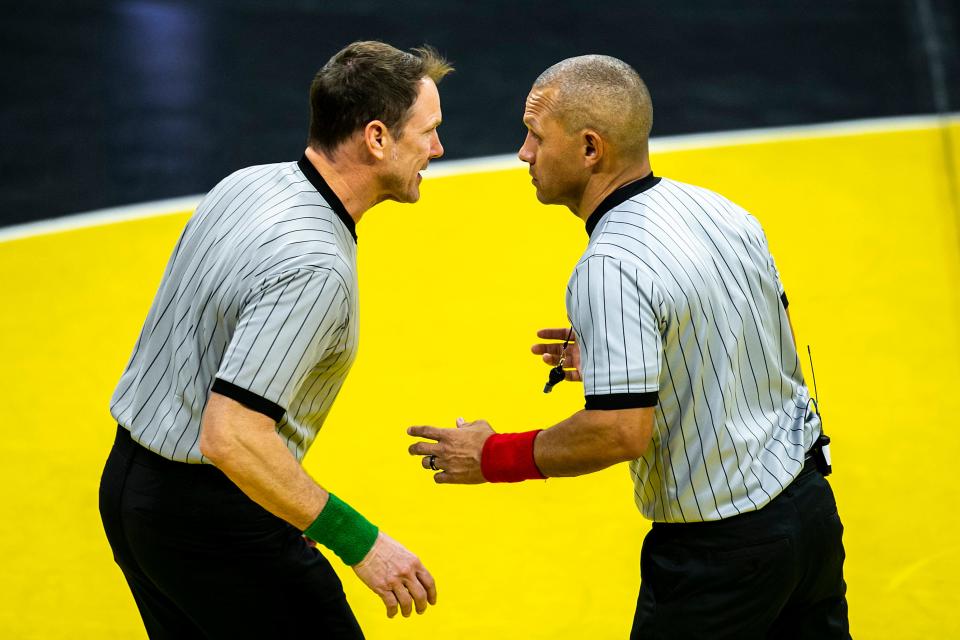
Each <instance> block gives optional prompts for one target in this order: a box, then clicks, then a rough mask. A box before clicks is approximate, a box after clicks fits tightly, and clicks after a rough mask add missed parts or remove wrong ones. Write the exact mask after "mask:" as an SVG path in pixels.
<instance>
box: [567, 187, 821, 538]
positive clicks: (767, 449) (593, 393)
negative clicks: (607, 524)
mask: <svg viewBox="0 0 960 640" xmlns="http://www.w3.org/2000/svg"><path fill="white" fill-rule="evenodd" d="M587 233H588V234H589V235H590V241H589V245H588V247H587V250H586V252H585V253H584V254H583V257H582V258H581V259H580V261H579V262H578V264H577V266H576V268H575V269H574V272H573V275H572V277H571V278H570V283H569V285H568V287H567V313H568V316H569V318H570V321H571V323H572V325H573V327H574V330H575V331H576V334H577V338H578V341H579V343H580V349H581V366H582V370H583V381H584V393H585V394H586V408H587V409H617V408H632V407H652V406H656V410H655V420H654V429H653V441H652V444H651V446H650V447H649V449H648V450H647V453H646V454H645V455H644V456H643V457H641V458H639V459H637V460H634V461H633V462H631V464H630V472H631V475H632V477H633V479H634V487H635V499H636V503H637V506H638V507H639V509H640V511H641V512H642V513H643V514H644V515H645V516H646V517H647V518H650V519H651V520H654V521H659V522H698V521H706V520H717V519H720V518H726V517H730V516H734V515H737V514H739V513H744V512H748V511H753V510H756V509H759V508H761V507H763V506H764V505H765V504H767V503H768V502H769V501H770V500H771V499H772V498H773V497H775V496H776V495H777V494H779V493H780V492H781V491H782V490H783V489H784V488H785V487H786V486H787V485H788V484H789V483H790V482H791V480H793V479H794V478H795V477H796V476H797V475H798V474H799V472H800V470H801V468H802V467H803V461H804V453H805V452H806V450H808V449H809V448H810V447H811V446H812V444H813V442H814V440H815V439H816V437H817V436H818V435H819V432H820V422H819V417H818V416H817V415H816V414H815V412H813V411H812V410H810V409H809V408H808V404H809V392H808V390H807V387H806V385H805V383H804V380H803V373H802V371H801V369H800V364H799V360H798V357H797V350H796V346H795V345H794V341H793V337H792V335H791V331H790V326H789V323H788V319H787V315H786V304H787V299H786V295H785V294H784V291H783V286H782V285H781V283H780V277H779V274H778V272H777V269H776V266H775V264H774V261H773V257H772V256H771V255H770V251H769V249H768V247H767V241H766V236H765V235H764V233H763V230H762V229H761V227H760V224H759V223H758V222H757V220H756V219H755V218H754V217H753V216H751V215H750V214H749V213H747V212H746V211H744V210H743V209H741V208H740V207H738V206H737V205H735V204H733V203H732V202H730V201H729V200H727V199H725V198H723V197H721V196H719V195H717V194H716V193H713V192H711V191H709V190H707V189H702V188H699V187H694V186H691V185H687V184H682V183H679V182H674V181H672V180H666V179H661V178H657V177H655V176H653V175H652V174H651V175H649V176H647V177H646V178H644V179H642V180H638V181H636V182H633V183H631V184H628V185H625V186H624V187H621V188H620V189H618V190H617V191H616V192H614V193H612V194H611V195H610V196H609V197H607V198H606V199H605V200H604V201H603V202H602V203H601V204H600V206H599V207H598V208H597V210H596V211H595V212H594V213H593V214H592V215H591V216H590V218H589V220H588V221H587Z"/></svg>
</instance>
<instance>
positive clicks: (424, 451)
mask: <svg viewBox="0 0 960 640" xmlns="http://www.w3.org/2000/svg"><path fill="white" fill-rule="evenodd" d="M407 451H409V452H410V455H412V456H430V455H435V454H437V453H440V445H439V444H435V443H433V442H414V443H413V444H412V445H410V446H409V447H408V448H407Z"/></svg>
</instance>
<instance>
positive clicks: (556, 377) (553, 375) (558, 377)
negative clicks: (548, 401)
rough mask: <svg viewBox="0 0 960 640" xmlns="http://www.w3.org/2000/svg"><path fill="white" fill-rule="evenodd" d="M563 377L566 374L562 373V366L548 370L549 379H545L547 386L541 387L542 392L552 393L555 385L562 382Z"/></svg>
mask: <svg viewBox="0 0 960 640" xmlns="http://www.w3.org/2000/svg"><path fill="white" fill-rule="evenodd" d="M565 377H566V374H564V372H563V365H561V364H558V365H557V366H555V367H554V368H553V369H550V377H549V378H548V379H547V384H545V385H543V392H544V393H550V392H551V391H553V388H554V387H555V386H556V385H557V383H559V382H563V379H564V378H565Z"/></svg>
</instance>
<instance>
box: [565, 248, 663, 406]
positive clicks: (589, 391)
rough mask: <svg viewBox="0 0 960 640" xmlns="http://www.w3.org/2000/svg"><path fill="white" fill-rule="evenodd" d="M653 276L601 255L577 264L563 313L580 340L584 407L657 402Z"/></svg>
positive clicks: (658, 340)
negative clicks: (584, 397)
mask: <svg viewBox="0 0 960 640" xmlns="http://www.w3.org/2000/svg"><path fill="white" fill-rule="evenodd" d="M658 300H659V296H658V295H657V292H656V289H655V285H654V282H653V279H652V278H651V277H649V276H645V275H643V274H641V273H640V272H638V270H637V267H636V266H635V265H633V264H629V263H625V262H622V261H620V260H617V259H615V258H610V257H606V256H593V257H590V258H588V259H586V260H584V261H583V262H581V263H580V264H579V265H577V268H576V270H575V271H574V275H573V277H572V278H571V283H570V297H569V308H568V313H569V314H570V320H571V322H572V323H573V326H574V328H575V329H576V332H577V338H578V341H579V344H580V365H581V371H582V374H583V385H584V394H585V396H586V408H587V409H632V408H638V407H652V406H655V405H656V404H657V392H658V390H659V388H660V367H661V360H662V357H663V340H662V337H661V334H660V324H661V323H660V320H659V313H658V311H659V309H660V305H659V303H658Z"/></svg>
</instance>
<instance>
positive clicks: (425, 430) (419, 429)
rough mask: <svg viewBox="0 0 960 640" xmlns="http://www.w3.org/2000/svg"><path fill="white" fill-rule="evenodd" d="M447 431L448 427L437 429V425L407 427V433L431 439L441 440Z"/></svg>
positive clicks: (415, 436)
mask: <svg viewBox="0 0 960 640" xmlns="http://www.w3.org/2000/svg"><path fill="white" fill-rule="evenodd" d="M446 431H447V429H437V428H436V427H425V426H416V427H407V435H410V436H413V437H414V438H428V439H430V440H440V439H441V438H443V436H444V434H445V433H446Z"/></svg>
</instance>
